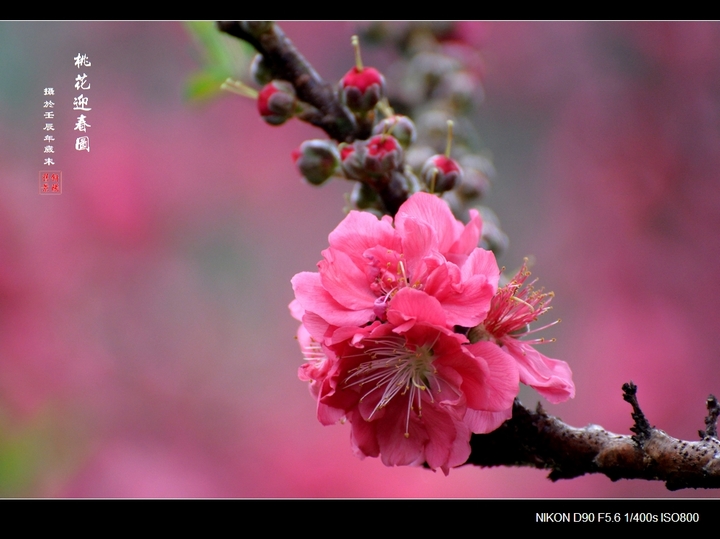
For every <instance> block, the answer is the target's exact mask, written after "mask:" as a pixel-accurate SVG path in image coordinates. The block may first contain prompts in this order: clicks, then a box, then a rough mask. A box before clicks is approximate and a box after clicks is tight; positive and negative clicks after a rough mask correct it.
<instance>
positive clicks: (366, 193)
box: [350, 182, 378, 210]
mask: <svg viewBox="0 0 720 539" xmlns="http://www.w3.org/2000/svg"><path fill="white" fill-rule="evenodd" d="M350 204H351V205H352V207H353V209H357V210H367V209H370V208H377V207H378V196H377V193H376V192H375V190H374V189H373V188H372V187H370V186H369V185H368V184H366V183H363V182H357V183H355V187H353V190H352V192H351V193H350Z"/></svg>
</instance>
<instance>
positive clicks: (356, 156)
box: [340, 140, 365, 180]
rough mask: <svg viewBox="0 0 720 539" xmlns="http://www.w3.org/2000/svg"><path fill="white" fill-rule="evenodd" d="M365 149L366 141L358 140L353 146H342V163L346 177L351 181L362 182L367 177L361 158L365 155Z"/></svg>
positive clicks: (343, 144)
mask: <svg viewBox="0 0 720 539" xmlns="http://www.w3.org/2000/svg"><path fill="white" fill-rule="evenodd" d="M364 147H365V141H364V140H356V141H355V142H354V143H353V144H346V143H342V144H340V163H341V165H342V169H343V172H344V173H345V176H347V177H348V178H349V179H351V180H362V179H364V177H365V176H364V174H363V163H362V157H361V154H364V153H365V152H364ZM358 150H359V151H358Z"/></svg>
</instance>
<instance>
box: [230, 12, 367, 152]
mask: <svg viewBox="0 0 720 539" xmlns="http://www.w3.org/2000/svg"><path fill="white" fill-rule="evenodd" d="M217 24H218V28H219V29H220V31H222V32H225V33H227V34H229V35H231V36H234V37H236V38H238V39H242V40H243V41H247V42H248V43H250V45H252V46H253V47H254V48H255V50H257V51H258V52H259V53H260V54H262V56H263V58H264V59H265V62H266V64H267V66H268V67H269V69H270V71H271V72H272V74H273V76H274V77H275V78H277V79H281V80H286V81H288V82H289V83H290V84H292V85H293V87H294V88H295V92H296V93H297V96H298V98H299V99H300V100H301V101H304V102H305V103H308V104H310V105H312V106H313V107H314V109H315V110H312V109H311V110H309V111H306V113H305V114H304V115H303V120H304V121H306V122H308V123H311V124H312V125H314V126H316V127H319V128H320V129H322V130H323V131H325V132H326V133H327V134H328V135H329V136H330V137H331V138H333V139H335V140H336V141H338V142H352V141H353V140H355V139H358V138H361V139H365V138H367V137H368V136H369V135H370V132H369V131H368V127H367V126H358V123H357V122H356V120H355V117H354V116H353V115H352V114H351V113H350V111H349V110H347V109H346V108H345V107H343V106H342V104H341V103H340V100H339V99H338V96H337V92H336V91H335V87H334V86H333V85H332V84H330V83H329V82H326V81H324V80H323V79H322V77H320V75H318V73H317V71H315V69H313V67H312V66H311V65H310V63H309V62H308V61H307V60H306V59H305V58H304V57H303V55H302V54H300V52H299V51H298V50H297V49H296V48H295V46H294V45H293V44H292V42H291V41H290V40H289V39H288V38H287V36H286V35H285V33H284V32H283V31H282V30H281V29H280V28H279V27H278V26H277V25H276V24H273V23H271V22H267V21H261V22H252V21H219V22H218V23H217Z"/></svg>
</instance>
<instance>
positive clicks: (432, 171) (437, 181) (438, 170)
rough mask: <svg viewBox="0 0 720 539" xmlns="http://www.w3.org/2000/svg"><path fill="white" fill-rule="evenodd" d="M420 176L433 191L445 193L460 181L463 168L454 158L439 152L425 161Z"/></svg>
mask: <svg viewBox="0 0 720 539" xmlns="http://www.w3.org/2000/svg"><path fill="white" fill-rule="evenodd" d="M420 176H422V179H423V181H424V182H425V183H426V184H427V186H428V188H429V189H430V191H431V192H433V193H443V192H445V191H449V190H450V189H452V188H453V187H455V185H456V184H458V183H460V181H461V180H462V169H461V168H460V165H458V163H457V161H455V160H454V159H450V158H449V157H447V156H445V155H442V154H438V155H433V156H432V157H431V158H430V159H428V160H427V161H425V165H423V168H422V171H421V172H420Z"/></svg>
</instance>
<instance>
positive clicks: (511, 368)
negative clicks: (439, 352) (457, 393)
mask: <svg viewBox="0 0 720 539" xmlns="http://www.w3.org/2000/svg"><path fill="white" fill-rule="evenodd" d="M463 348H464V349H465V351H467V352H468V353H469V354H471V355H473V356H475V358H476V359H477V360H478V361H479V363H480V365H482V366H483V368H482V377H481V378H479V377H478V376H477V373H478V371H477V370H476V369H472V370H471V369H469V368H468V369H467V370H466V371H461V373H462V375H463V385H462V390H463V392H464V393H465V397H466V398H467V403H468V408H473V409H475V410H485V411H488V412H499V411H502V410H506V409H507V408H510V407H512V404H513V400H515V397H517V394H518V391H519V389H520V388H519V375H518V367H517V362H516V361H515V360H514V359H513V357H512V356H510V355H509V354H507V353H505V352H504V351H502V350H501V349H500V347H499V346H497V345H496V344H493V343H491V342H488V341H480V342H477V343H475V344H469V345H466V346H464V347H463ZM453 366H454V367H455V368H456V369H457V368H459V367H458V366H457V365H453Z"/></svg>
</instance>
